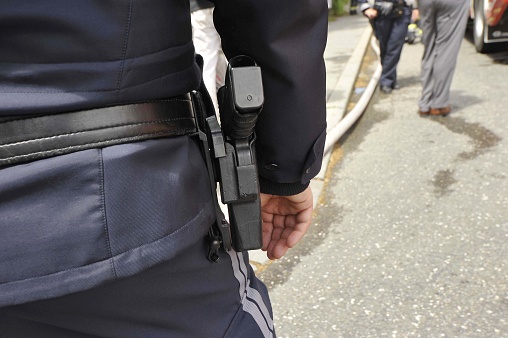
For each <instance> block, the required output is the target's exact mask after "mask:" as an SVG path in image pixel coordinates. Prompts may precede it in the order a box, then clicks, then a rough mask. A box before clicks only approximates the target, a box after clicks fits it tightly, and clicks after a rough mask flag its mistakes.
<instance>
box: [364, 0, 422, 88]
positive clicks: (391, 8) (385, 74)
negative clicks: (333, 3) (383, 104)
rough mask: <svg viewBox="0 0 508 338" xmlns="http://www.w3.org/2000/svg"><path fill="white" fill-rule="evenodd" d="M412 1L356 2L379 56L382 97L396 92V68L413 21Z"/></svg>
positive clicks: (366, 0) (397, 85)
mask: <svg viewBox="0 0 508 338" xmlns="http://www.w3.org/2000/svg"><path fill="white" fill-rule="evenodd" d="M412 2H413V1H412V0H411V1H409V0H406V1H404V0H386V1H375V2H371V1H368V0H358V4H359V5H360V10H361V11H362V13H363V15H365V16H366V17H367V18H369V20H370V23H371V24H372V28H373V30H374V35H375V36H376V38H377V39H378V41H379V49H380V52H381V66H382V71H381V78H380V80H379V81H380V88H381V91H382V92H383V93H385V94H390V93H391V92H392V90H393V89H399V88H400V87H399V84H398V83H397V65H398V63H399V60H400V55H401V53H402V47H403V46H404V43H405V38H406V34H407V29H408V25H409V23H410V22H411V17H412V15H413V14H412V8H413V6H412Z"/></svg>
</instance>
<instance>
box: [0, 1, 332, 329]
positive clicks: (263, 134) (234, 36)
mask: <svg viewBox="0 0 508 338" xmlns="http://www.w3.org/2000/svg"><path fill="white" fill-rule="evenodd" d="M214 15H215V23H216V27H217V30H218V32H219V33H220V35H221V38H222V43H223V50H224V52H225V54H226V56H227V57H228V58H232V57H233V56H236V55H242V54H244V55H248V56H250V57H252V58H253V59H254V60H255V61H256V62H257V63H258V65H259V66H260V67H261V69H262V76H263V86H264V97H265V101H264V107H263V110H262V112H261V114H260V116H259V119H258V122H257V125H256V127H257V143H256V145H257V155H258V168H259V180H260V188H261V192H262V194H261V206H262V210H263V248H264V250H267V254H268V257H269V258H272V259H275V258H280V257H281V256H282V255H284V254H285V252H286V251H287V250H288V248H290V247H292V246H294V245H296V244H297V243H298V241H299V240H300V239H301V238H302V237H303V235H304V234H305V232H306V231H307V229H308V227H309V225H310V221H311V215H312V192H311V190H310V187H309V181H310V180H311V179H312V178H313V177H314V176H315V175H316V174H317V173H318V172H319V170H320V167H321V161H322V153H323V148H324V141H325V130H326V100H325V97H326V87H325V86H326V81H325V67H324V60H323V52H324V48H325V45H326V34H327V5H326V2H325V1H315V0H301V1H294V0H278V1H258V0H221V1H216V2H215V14H214ZM0 31H1V34H0V50H1V51H2V52H1V53H0V121H1V122H0V131H1V133H0V161H2V162H0V163H1V167H0V336H2V337H52V338H54V337H92V336H100V337H150V338H153V337H219V336H220V337H222V336H227V337H260V336H264V337H271V336H274V335H275V333H274V330H275V329H274V325H273V322H272V312H271V306H270V302H269V299H268V294H267V290H266V288H265V286H264V285H263V284H262V283H261V282H260V281H259V280H258V279H257V278H256V276H255V275H254V273H253V271H252V269H251V268H250V265H249V262H248V255H247V253H236V252H234V251H229V252H226V251H224V250H220V251H219V255H220V259H219V261H218V262H217V263H213V262H211V261H209V260H208V259H207V257H206V254H207V246H206V238H207V234H208V231H209V229H210V226H211V224H212V223H213V222H214V221H215V209H214V205H213V202H212V200H213V198H212V196H213V194H214V193H215V191H212V189H211V187H210V182H209V180H208V176H207V169H206V167H205V161H204V160H203V154H202V153H201V151H200V147H199V142H198V140H197V138H196V137H195V136H192V135H191V134H193V133H194V132H195V131H196V129H195V120H194V117H193V116H192V114H193V110H192V109H191V108H190V107H191V105H190V101H189V96H188V95H187V94H186V93H189V92H191V91H192V90H196V89H197V88H198V87H199V86H200V82H201V73H200V69H199V66H198V64H197V63H196V61H195V60H196V59H195V55H194V47H193V44H192V40H191V39H192V30H191V20H190V9H189V3H188V1H162V0H150V1H149V0H144V1H125V0H100V1H68V0H47V1H38V0H25V1H3V2H1V3H0ZM138 103H139V104H138ZM94 109H97V110H94ZM69 112H77V113H69ZM115 116H116V117H115ZM118 116H127V117H128V120H126V121H123V122H122V123H117V122H118V121H117V120H115V119H117V117H118ZM160 116H165V117H164V118H161V119H160V120H159V119H158V118H159V117H160ZM109 118H111V119H112V120H113V121H114V122H113V123H112V125H109V126H108V127H105V128H103V129H104V130H106V132H102V131H103V129H101V128H102V127H104V126H102V127H97V128H95V127H93V125H94V123H99V122H100V123H103V122H104V123H107V122H108V119H109ZM76 120H77V121H79V123H77V122H76ZM91 126H92V127H91ZM56 129H58V130H60V131H61V130H65V131H67V132H66V133H62V134H59V135H54V134H52V133H53V131H54V130H56ZM125 130H127V131H125ZM131 130H133V131H134V136H132V137H125V138H121V137H120V136H118V135H123V133H127V132H130V131H131ZM28 131H30V132H28ZM138 132H139V134H137V133H138ZM40 134H44V135H45V136H40ZM90 135H91V136H90ZM97 135H99V136H101V137H105V138H106V141H104V142H102V141H101V142H102V143H101V142H98V143H97V144H95V143H90V142H88V141H87V137H89V136H90V137H91V139H95V138H97V137H99V136H97ZM140 135H141V136H140ZM161 136H164V137H161ZM139 138H144V139H142V140H139ZM69 139H73V140H78V141H79V142H81V143H80V146H79V147H71V148H69V147H66V146H65V144H66V142H67V141H68V140H69ZM87 142H88V143H87ZM41 145H44V147H50V148H51V149H49V150H47V149H46V148H44V149H46V150H41V149H42V148H41V149H38V148H37V147H38V146H41ZM13 149H24V150H26V149H28V150H27V151H28V154H25V155H16V154H17V153H16V152H13V151H12V150H13Z"/></svg>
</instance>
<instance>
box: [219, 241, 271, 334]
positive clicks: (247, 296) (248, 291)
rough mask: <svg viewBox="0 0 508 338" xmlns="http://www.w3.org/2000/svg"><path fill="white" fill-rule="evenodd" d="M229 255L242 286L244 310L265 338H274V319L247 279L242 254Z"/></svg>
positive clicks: (241, 296) (232, 252) (232, 253)
mask: <svg viewBox="0 0 508 338" xmlns="http://www.w3.org/2000/svg"><path fill="white" fill-rule="evenodd" d="M228 253H229V255H230V256H231V264H232V265H233V272H234V275H235V278H236V279H237V280H238V283H239V284H240V287H239V293H240V299H241V303H242V307H243V310H244V311H245V312H247V313H249V314H250V315H251V316H252V318H254V321H255V322H256V323H257V324H258V326H259V329H260V330H261V331H262V332H263V335H264V336H265V337H273V321H272V317H271V316H270V312H269V311H268V308H267V307H266V304H265V302H264V301H263V298H262V297H261V295H260V294H259V292H258V290H256V289H254V288H251V287H250V283H249V279H248V278H247V275H248V274H247V267H246V266H245V262H244V260H243V257H242V254H241V253H238V252H235V251H233V250H230V251H228Z"/></svg>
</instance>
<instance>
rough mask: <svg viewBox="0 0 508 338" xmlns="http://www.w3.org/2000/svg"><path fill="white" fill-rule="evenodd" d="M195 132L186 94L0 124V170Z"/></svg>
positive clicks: (192, 113)
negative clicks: (82, 152)
mask: <svg viewBox="0 0 508 338" xmlns="http://www.w3.org/2000/svg"><path fill="white" fill-rule="evenodd" d="M196 131H197V126H196V119H195V116H194V108H193V104H192V101H191V97H190V94H186V95H182V96H178V97H172V98H170V99H164V100H160V101H154V102H146V103H136V104H128V105H121V106H112V107H104V108H97V109H90V110H81V111H75V112H68V113H58V114H49V115H37V116H31V117H27V118H17V119H11V120H7V121H5V122H0V166H6V165H13V164H18V163H23V162H28V161H33V160H38V159H42V158H47V157H52V156H57V155H63V154H68V153H71V152H76V151H80V150H85V149H91V148H101V147H106V146H111V145H116V144H122V143H128V142H135V141H141V140H146V139H152V138H158V137H174V136H182V135H188V134H191V133H194V132H196Z"/></svg>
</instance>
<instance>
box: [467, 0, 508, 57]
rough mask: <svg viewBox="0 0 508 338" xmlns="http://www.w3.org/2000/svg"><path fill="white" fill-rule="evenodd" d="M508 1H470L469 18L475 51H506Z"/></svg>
mask: <svg viewBox="0 0 508 338" xmlns="http://www.w3.org/2000/svg"><path fill="white" fill-rule="evenodd" d="M507 7H508V0H471V9H470V18H471V19H472V20H473V27H474V28H473V38H474V44H475V47H476V50H477V51H478V52H480V53H489V52H494V51H499V50H508V10H507Z"/></svg>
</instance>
